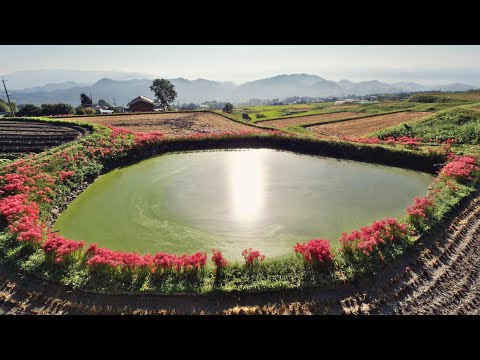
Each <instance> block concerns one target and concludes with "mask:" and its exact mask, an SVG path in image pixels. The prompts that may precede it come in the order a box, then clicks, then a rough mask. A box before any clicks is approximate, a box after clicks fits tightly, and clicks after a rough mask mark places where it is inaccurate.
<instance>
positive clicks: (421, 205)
mask: <svg viewBox="0 0 480 360" xmlns="http://www.w3.org/2000/svg"><path fill="white" fill-rule="evenodd" d="M413 201H414V204H413V205H410V206H409V207H407V214H408V215H410V216H413V217H418V218H424V219H425V218H426V217H427V213H428V211H429V209H430V208H431V207H432V206H433V204H434V200H433V199H432V198H431V197H428V196H426V197H424V198H418V197H416V196H415V197H414V199H413Z"/></svg>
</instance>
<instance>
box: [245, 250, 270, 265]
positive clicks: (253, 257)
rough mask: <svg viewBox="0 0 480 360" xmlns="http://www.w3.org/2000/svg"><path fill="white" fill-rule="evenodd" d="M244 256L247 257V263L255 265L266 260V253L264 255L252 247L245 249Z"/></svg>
mask: <svg viewBox="0 0 480 360" xmlns="http://www.w3.org/2000/svg"><path fill="white" fill-rule="evenodd" d="M242 256H243V257H244V258H245V264H246V265H254V264H256V263H261V262H262V261H263V260H265V255H262V254H261V253H260V251H257V250H252V249H251V248H250V249H245V250H243V251H242Z"/></svg>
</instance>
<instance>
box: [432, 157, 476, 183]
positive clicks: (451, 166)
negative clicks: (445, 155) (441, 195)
mask: <svg viewBox="0 0 480 360" xmlns="http://www.w3.org/2000/svg"><path fill="white" fill-rule="evenodd" d="M479 170H480V167H479V166H478V165H477V164H476V160H475V158H474V157H472V156H453V158H452V159H451V161H450V162H448V163H447V165H445V166H444V167H443V169H442V171H441V172H440V175H443V176H447V177H453V178H457V179H468V180H471V179H472V178H473V175H474V172H476V171H479Z"/></svg>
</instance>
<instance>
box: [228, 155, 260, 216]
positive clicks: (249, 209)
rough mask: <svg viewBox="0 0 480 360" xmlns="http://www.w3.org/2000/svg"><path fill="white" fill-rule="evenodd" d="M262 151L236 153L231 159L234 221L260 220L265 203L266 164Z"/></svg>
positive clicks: (231, 195) (231, 196)
mask: <svg viewBox="0 0 480 360" xmlns="http://www.w3.org/2000/svg"><path fill="white" fill-rule="evenodd" d="M262 154H263V153H262V152H261V151H234V152H232V153H231V159H230V162H229V163H230V198H231V205H232V206H231V208H232V212H231V214H232V219H233V220H234V221H236V222H251V221H253V220H255V219H258V218H259V216H260V215H261V211H262V208H263V203H264V196H265V194H264V191H265V189H264V183H265V179H264V177H265V174H264V172H265V171H264V170H265V169H264V164H263V156H262Z"/></svg>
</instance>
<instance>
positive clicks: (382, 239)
mask: <svg viewBox="0 0 480 360" xmlns="http://www.w3.org/2000/svg"><path fill="white" fill-rule="evenodd" d="M408 234H409V232H408V229H407V226H406V225H404V224H400V223H399V222H398V221H397V220H396V219H393V218H387V219H384V220H380V221H375V222H374V223H373V224H372V225H370V226H364V227H362V228H361V229H360V230H354V231H352V232H351V233H350V234H347V233H343V234H342V237H341V238H340V243H341V244H342V248H344V249H346V250H360V251H361V252H362V253H364V254H365V255H367V256H369V255H371V254H372V252H373V251H375V250H376V249H378V246H379V245H380V244H384V243H387V242H397V241H400V240H403V239H405V238H406V237H407V236H408Z"/></svg>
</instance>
